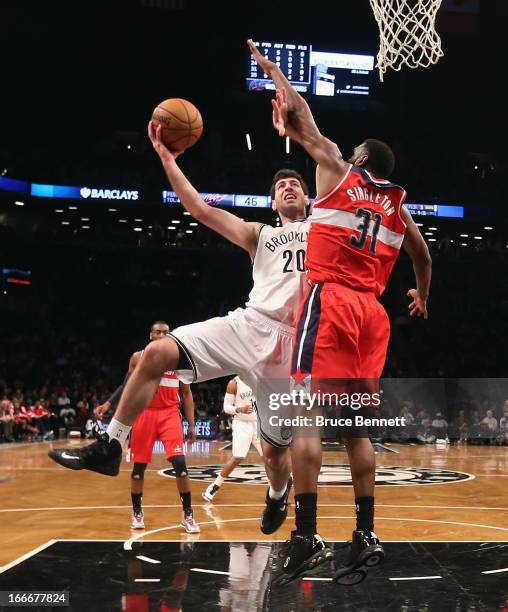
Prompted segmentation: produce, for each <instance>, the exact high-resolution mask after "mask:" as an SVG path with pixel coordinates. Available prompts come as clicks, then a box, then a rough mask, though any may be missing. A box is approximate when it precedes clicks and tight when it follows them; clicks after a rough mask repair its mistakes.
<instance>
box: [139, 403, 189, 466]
mask: <svg viewBox="0 0 508 612" xmlns="http://www.w3.org/2000/svg"><path fill="white" fill-rule="evenodd" d="M156 440H160V441H161V442H162V443H163V444H164V451H165V453H166V457H167V458H168V459H169V458H170V457H176V456H178V455H185V450H184V446H183V427H182V419H181V418H180V413H179V412H173V411H168V410H167V409H166V408H165V409H155V408H153V409H151V408H148V409H146V410H144V411H143V412H142V413H141V414H140V415H139V416H138V418H137V419H136V421H135V423H134V425H133V427H132V430H131V448H130V458H131V462H133V463H150V462H151V461H152V451H153V445H154V443H155V441H156Z"/></svg>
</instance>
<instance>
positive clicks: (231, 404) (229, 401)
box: [224, 393, 236, 414]
mask: <svg viewBox="0 0 508 612" xmlns="http://www.w3.org/2000/svg"><path fill="white" fill-rule="evenodd" d="M224 412H225V413H226V414H236V406H235V396H234V395H233V394H232V393H226V394H225V395H224Z"/></svg>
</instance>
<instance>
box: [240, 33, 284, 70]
mask: <svg viewBox="0 0 508 612" xmlns="http://www.w3.org/2000/svg"><path fill="white" fill-rule="evenodd" d="M247 44H248V45H249V49H250V52H251V53H252V57H253V58H254V59H255V60H256V62H257V63H258V64H259V66H260V67H261V68H262V69H263V72H266V74H268V75H270V76H271V74H272V70H273V69H274V68H276V67H277V64H276V63H275V62H272V61H271V60H269V59H268V58H267V57H265V56H264V55H263V54H262V53H261V52H260V50H259V49H258V48H257V47H256V45H255V44H254V42H253V40H252V39H251V38H249V40H248V41H247Z"/></svg>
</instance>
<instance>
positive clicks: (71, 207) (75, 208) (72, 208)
mask: <svg viewBox="0 0 508 612" xmlns="http://www.w3.org/2000/svg"><path fill="white" fill-rule="evenodd" d="M69 210H78V207H77V206H69Z"/></svg>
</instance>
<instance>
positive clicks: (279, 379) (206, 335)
mask: <svg viewBox="0 0 508 612" xmlns="http://www.w3.org/2000/svg"><path fill="white" fill-rule="evenodd" d="M170 336H171V337H172V338H173V339H174V340H175V341H176V342H177V343H178V345H179V346H180V348H181V349H182V351H183V353H184V354H185V355H186V357H187V358H188V360H189V362H190V363H191V366H192V370H178V371H177V372H176V375H177V377H178V378H179V379H180V380H181V381H182V382H184V383H187V384H189V383H193V382H203V381H205V380H211V379H212V378H220V377H222V376H234V375H238V376H239V377H240V378H241V379H242V380H243V381H244V382H245V383H246V384H247V385H249V387H250V388H251V389H252V391H253V393H254V395H255V396H256V411H257V415H258V424H259V433H260V436H261V437H262V438H263V439H264V440H266V441H267V442H269V443H270V444H272V445H274V446H278V447H282V448H285V447H287V446H289V444H290V443H291V428H288V427H280V426H278V425H273V424H270V416H272V415H273V412H272V411H271V410H270V408H269V405H270V396H271V394H272V393H280V390H281V385H282V386H283V387H284V388H285V387H286V386H287V388H288V389H289V372H290V363H291V346H292V341H293V329H292V328H291V327H288V326H287V325H282V324H281V323H278V322H276V321H272V320H271V319H269V318H268V317H265V316H264V315H261V314H259V313H258V312H257V311H255V310H253V309H252V308H237V309H236V310H234V311H232V312H230V313H229V314H228V315H227V316H225V317H214V318H213V319H208V321H203V322H201V323H192V324H191V325H183V326H182V327H177V328H176V329H175V330H173V331H172V332H171V334H170Z"/></svg>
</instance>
